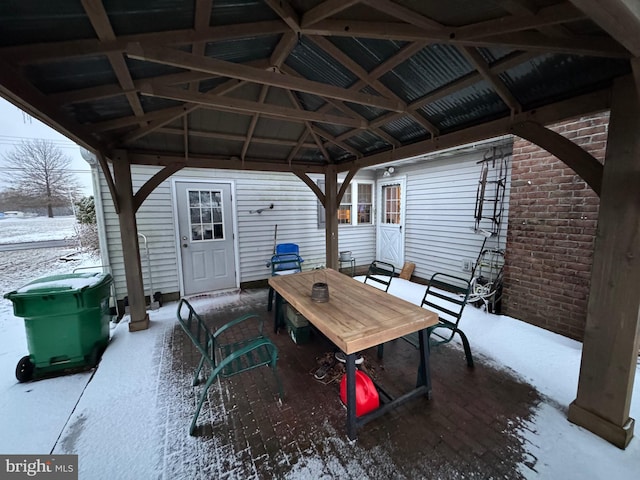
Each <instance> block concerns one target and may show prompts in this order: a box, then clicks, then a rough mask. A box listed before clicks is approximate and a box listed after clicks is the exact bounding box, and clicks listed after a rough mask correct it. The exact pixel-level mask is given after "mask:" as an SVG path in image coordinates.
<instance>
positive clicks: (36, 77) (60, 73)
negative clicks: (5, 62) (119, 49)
mask: <svg viewBox="0 0 640 480" xmlns="http://www.w3.org/2000/svg"><path fill="white" fill-rule="evenodd" d="M24 72H25V73H24V74H25V77H26V78H28V79H29V81H31V82H32V83H33V84H34V85H35V86H36V87H37V88H38V89H39V90H40V91H41V92H42V93H45V94H49V93H58V92H65V91H69V90H80V89H83V88H89V87H96V86H99V85H108V84H110V83H116V82H117V81H118V78H117V77H116V75H115V73H114V71H113V68H112V67H111V64H110V63H109V60H108V59H107V57H106V56H103V55H99V56H91V57H83V58H81V59H73V60H71V59H70V60H60V61H57V62H48V63H37V64H34V65H28V66H27V67H25V70H24Z"/></svg>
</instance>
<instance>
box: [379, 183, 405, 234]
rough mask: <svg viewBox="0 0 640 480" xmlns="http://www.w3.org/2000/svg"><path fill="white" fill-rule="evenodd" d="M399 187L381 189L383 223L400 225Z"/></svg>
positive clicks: (390, 186) (391, 186) (388, 186)
mask: <svg viewBox="0 0 640 480" xmlns="http://www.w3.org/2000/svg"><path fill="white" fill-rule="evenodd" d="M400 194H401V192H400V185H386V186H384V187H382V198H383V202H382V208H383V210H382V218H383V222H384V223H393V224H399V223H400V214H401V212H400Z"/></svg>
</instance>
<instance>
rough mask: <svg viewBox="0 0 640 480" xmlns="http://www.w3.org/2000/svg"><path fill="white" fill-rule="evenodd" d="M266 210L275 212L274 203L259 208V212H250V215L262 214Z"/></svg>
mask: <svg viewBox="0 0 640 480" xmlns="http://www.w3.org/2000/svg"><path fill="white" fill-rule="evenodd" d="M265 210H273V203H270V204H269V206H268V207H264V208H259V209H258V210H249V213H262V212H264V211H265Z"/></svg>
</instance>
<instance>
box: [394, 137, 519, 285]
mask: <svg viewBox="0 0 640 480" xmlns="http://www.w3.org/2000/svg"><path fill="white" fill-rule="evenodd" d="M507 151H508V152H509V162H508V164H509V169H510V168H511V155H510V152H511V148H510V146H509V148H508V149H507ZM483 154H484V150H483V149H481V150H479V151H474V152H471V153H465V154H459V155H455V156H450V157H444V158H440V159H437V158H432V159H429V160H426V161H423V162H422V163H416V164H413V165H410V166H406V167H403V168H402V173H403V174H406V176H407V186H406V195H407V198H406V219H405V228H406V231H405V261H409V262H413V263H415V264H416V268H415V271H414V275H416V276H418V277H421V278H424V279H429V278H430V277H431V275H432V274H433V273H435V272H445V273H449V274H452V275H457V276H461V277H464V278H468V277H469V276H470V275H471V272H470V271H464V270H463V268H462V263H463V260H465V259H466V260H469V261H471V264H472V265H474V264H475V262H476V259H477V257H478V255H479V254H480V250H481V248H482V243H483V240H484V237H483V236H482V235H479V234H476V233H474V232H473V229H474V227H475V219H474V213H475V205H476V194H477V189H478V183H479V180H480V171H481V166H480V165H479V164H478V163H477V162H478V161H479V160H482V156H483ZM509 185H510V172H509V175H508V182H507V189H506V195H505V202H504V213H503V216H502V221H503V223H502V227H501V238H500V243H499V245H500V246H501V248H503V249H504V248H505V246H506V235H507V218H508V215H509V213H508V207H509V206H508V200H509V195H508V193H509ZM497 245H498V242H497V239H496V238H489V239H488V240H487V242H486V244H485V248H494V247H495V246H497Z"/></svg>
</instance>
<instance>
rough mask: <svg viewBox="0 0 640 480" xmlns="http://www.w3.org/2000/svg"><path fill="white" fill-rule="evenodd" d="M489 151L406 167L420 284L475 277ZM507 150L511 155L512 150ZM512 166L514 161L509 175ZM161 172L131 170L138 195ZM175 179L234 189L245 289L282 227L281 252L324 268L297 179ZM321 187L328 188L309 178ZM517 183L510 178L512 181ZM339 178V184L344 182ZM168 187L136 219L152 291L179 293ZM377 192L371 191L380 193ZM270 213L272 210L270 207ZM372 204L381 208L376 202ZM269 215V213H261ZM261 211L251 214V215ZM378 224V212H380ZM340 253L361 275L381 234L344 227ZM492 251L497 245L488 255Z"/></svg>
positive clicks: (107, 199) (371, 175)
mask: <svg viewBox="0 0 640 480" xmlns="http://www.w3.org/2000/svg"><path fill="white" fill-rule="evenodd" d="M487 148H488V147H483V148H481V149H477V150H474V151H472V152H470V153H458V154H455V155H449V156H440V157H438V156H435V155H434V156H429V157H428V158H427V159H426V160H424V159H423V160H420V161H418V162H417V163H413V164H404V165H401V164H399V165H401V168H398V170H401V175H403V176H406V188H405V192H404V194H405V195H406V218H405V225H404V228H405V261H409V262H414V263H415V264H416V268H415V271H414V275H417V276H419V277H421V278H425V279H428V278H429V277H430V276H431V275H432V274H433V273H434V272H447V273H451V274H454V275H459V276H462V277H468V276H469V275H470V274H471V272H468V271H463V268H462V264H463V260H468V261H470V262H471V264H472V265H473V264H475V261H476V258H477V257H478V255H479V253H480V249H481V246H482V241H483V239H484V238H483V237H482V236H480V235H478V234H475V233H473V227H474V225H475V221H474V211H475V201H476V192H477V187H478V181H479V178H480V168H481V167H480V165H479V164H478V163H477V162H478V161H479V160H482V157H483V154H484V153H485V151H486V149H487ZM507 150H508V151H509V152H511V149H510V146H509V147H507ZM510 165H511V161H510V158H509V167H510ZM158 171H159V168H158V167H148V166H135V165H134V166H132V180H133V185H134V188H133V189H134V192H136V191H138V189H139V188H140V187H141V186H142V185H143V184H144V182H145V181H146V180H147V179H149V178H151V176H153V175H154V174H155V173H156V172H158ZM377 174H379V175H378V180H388V179H389V177H385V178H383V177H382V171H381V170H378V171H376V170H365V171H362V172H360V173H359V174H358V175H356V177H355V178H354V180H353V182H354V183H353V184H354V185H355V184H356V182H357V181H363V182H367V181H374V182H375V181H376V175H377ZM174 177H175V178H179V179H189V180H195V181H197V180H203V181H204V180H211V181H220V182H232V183H233V186H234V199H233V200H234V202H235V205H236V217H237V218H236V222H237V226H236V228H237V232H238V239H237V240H238V242H237V245H238V258H239V272H238V274H239V281H240V282H241V283H242V282H249V281H255V280H262V279H266V278H267V277H268V276H269V275H270V270H269V269H268V268H267V267H266V263H267V261H268V260H269V259H270V258H271V255H272V253H273V246H274V232H275V226H276V225H277V226H278V230H277V242H278V243H285V242H291V243H297V244H298V245H299V246H300V252H301V255H302V257H303V258H304V259H305V262H304V263H303V268H304V269H311V268H314V267H317V266H321V265H325V263H326V261H325V230H324V228H318V201H317V198H316V196H315V195H314V194H313V192H312V191H311V189H310V188H309V187H307V185H306V184H304V183H303V182H302V181H301V180H300V179H298V178H297V177H296V176H295V175H293V174H290V173H266V172H249V171H232V170H208V169H184V170H181V171H179V172H177V173H176V174H174ZM311 178H312V179H313V180H314V181H316V182H317V181H318V180H323V177H322V176H321V175H312V176H311ZM508 179H509V181H510V174H509V176H508ZM341 180H342V178H340V179H339V181H341ZM171 189H172V181H171V179H169V180H166V181H164V182H163V183H162V184H161V185H159V186H158V188H156V190H155V191H154V192H153V193H152V194H151V195H149V197H148V198H147V199H146V200H145V201H144V202H143V204H142V206H141V207H140V209H139V211H138V213H137V215H136V218H137V222H138V230H139V232H140V233H142V234H144V235H145V236H146V237H147V241H148V246H149V260H150V265H151V280H152V283H153V291H154V292H156V291H160V292H163V293H172V292H179V291H180V281H179V278H178V272H179V268H178V251H177V246H176V237H175V223H176V222H175V219H174V210H173V205H172V202H173V194H172V190H171ZM375 190H376V189H375V188H374V191H375ZM506 192H507V194H506V196H505V211H504V214H503V226H502V242H501V244H500V245H501V247H502V248H504V247H505V240H504V239H505V238H506V232H507V218H508V197H509V195H508V193H509V184H507V190H506ZM100 194H101V196H102V203H103V208H104V212H105V215H104V219H105V227H106V239H107V243H108V257H109V261H110V264H111V270H112V273H113V276H114V280H115V287H116V295H117V297H118V299H122V298H123V297H124V296H125V295H126V286H125V285H126V284H125V277H124V266H123V262H122V246H121V241H120V233H119V224H118V218H117V215H116V214H115V212H114V208H113V203H112V201H111V196H110V193H109V189H108V188H107V186H106V182H105V181H104V178H103V177H102V175H100ZM271 204H273V209H270V208H268V207H269V206H270V205H271ZM374 205H375V201H374ZM258 209H263V211H262V213H257V212H255V210H258ZM251 211H254V213H251ZM372 213H373V218H376V212H375V211H373V212H372ZM338 234H339V239H338V250H339V251H351V252H352V256H353V257H355V259H356V262H357V265H358V266H365V265H368V264H369V263H370V262H371V261H373V260H375V258H376V225H375V224H372V225H340V226H339V228H338ZM494 245H495V240H494V239H493V238H490V239H489V241H488V242H487V244H486V248H491V247H493V246H494ZM141 256H142V271H143V276H144V282H145V294H148V293H149V290H150V282H149V278H148V277H149V276H148V264H147V260H146V255H145V252H144V249H143V246H142V242H141Z"/></svg>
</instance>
